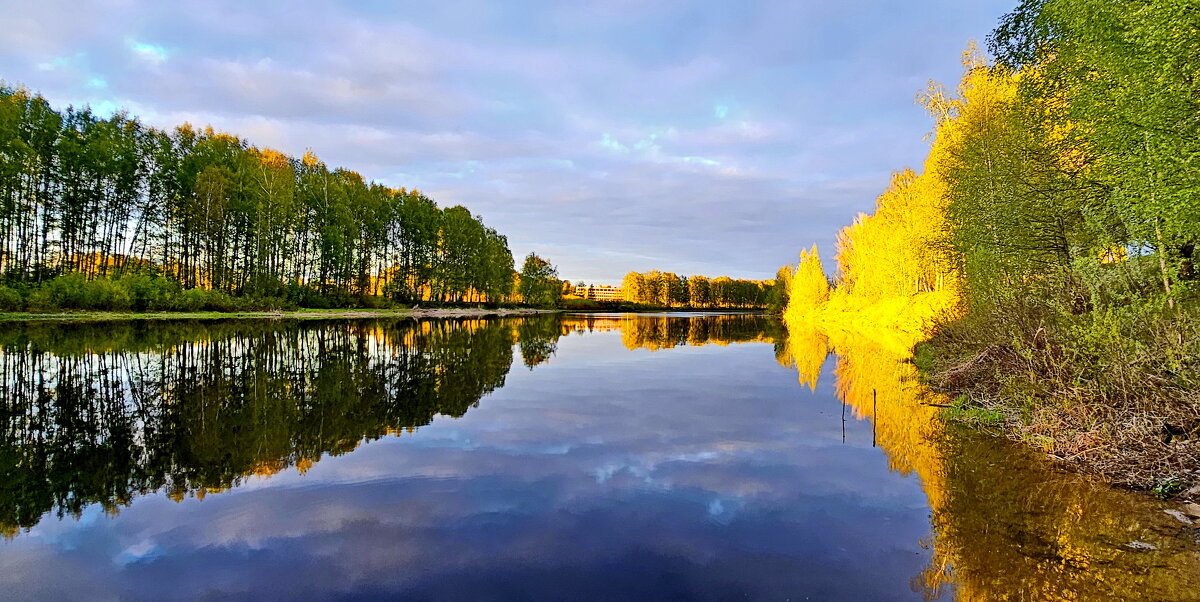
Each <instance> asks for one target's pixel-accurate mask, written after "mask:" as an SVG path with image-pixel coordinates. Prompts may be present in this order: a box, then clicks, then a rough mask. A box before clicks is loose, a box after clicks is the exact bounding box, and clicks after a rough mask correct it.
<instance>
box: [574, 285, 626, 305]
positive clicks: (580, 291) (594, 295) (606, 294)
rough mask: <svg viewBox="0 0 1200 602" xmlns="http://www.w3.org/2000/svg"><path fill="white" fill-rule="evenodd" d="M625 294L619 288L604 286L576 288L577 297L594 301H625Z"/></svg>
mask: <svg viewBox="0 0 1200 602" xmlns="http://www.w3.org/2000/svg"><path fill="white" fill-rule="evenodd" d="M623 292H624V291H622V290H621V287H619V286H606V285H603V284H589V285H587V286H577V287H575V294H576V295H579V296H580V297H583V298H584V299H591V300H593V301H620V300H622V299H624V297H623V296H622V294H623Z"/></svg>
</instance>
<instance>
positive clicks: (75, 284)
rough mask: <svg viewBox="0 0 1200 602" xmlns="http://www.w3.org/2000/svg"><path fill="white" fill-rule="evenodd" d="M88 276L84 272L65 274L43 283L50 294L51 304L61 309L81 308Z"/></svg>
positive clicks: (44, 288) (43, 287) (43, 286)
mask: <svg viewBox="0 0 1200 602" xmlns="http://www.w3.org/2000/svg"><path fill="white" fill-rule="evenodd" d="M87 283H88V282H87V277H85V276H84V275H83V274H64V275H62V276H58V277H57V278H52V279H51V280H50V281H49V282H47V283H46V284H44V285H42V289H43V290H45V291H46V294H47V295H48V296H49V301H50V306H51V307H55V308H61V309H80V308H82V307H83V306H84V303H85V300H84V289H85V288H87Z"/></svg>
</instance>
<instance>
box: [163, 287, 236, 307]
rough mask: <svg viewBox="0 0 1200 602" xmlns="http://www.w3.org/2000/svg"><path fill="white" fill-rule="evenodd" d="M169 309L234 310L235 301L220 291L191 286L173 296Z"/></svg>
mask: <svg viewBox="0 0 1200 602" xmlns="http://www.w3.org/2000/svg"><path fill="white" fill-rule="evenodd" d="M171 309H173V310H176V311H189V312H194V311H236V310H238V309H239V306H238V303H237V301H236V300H235V299H234V298H233V297H230V296H229V295H227V294H225V293H223V292H221V291H209V290H204V289H201V288H191V289H188V290H186V291H183V292H181V293H179V294H178V295H176V296H175V299H174V301H172V303H171Z"/></svg>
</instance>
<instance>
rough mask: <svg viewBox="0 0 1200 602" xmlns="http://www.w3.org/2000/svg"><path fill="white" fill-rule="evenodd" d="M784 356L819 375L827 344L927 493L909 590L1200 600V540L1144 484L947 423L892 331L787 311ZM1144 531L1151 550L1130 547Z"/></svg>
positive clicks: (902, 468) (898, 461) (862, 412)
mask: <svg viewBox="0 0 1200 602" xmlns="http://www.w3.org/2000/svg"><path fill="white" fill-rule="evenodd" d="M788 331H789V334H790V336H789V337H788V338H787V343H786V344H785V345H782V346H780V345H777V349H781V350H782V352H781V353H779V357H780V362H781V363H783V364H784V365H791V366H794V367H796V368H797V371H798V373H799V375H800V382H801V383H802V384H808V385H809V386H813V387H815V386H816V382H815V381H816V378H817V375H818V370H817V367H818V366H820V364H821V362H823V361H824V359H825V357H826V355H827V349H832V350H833V352H834V353H835V354H836V356H837V364H836V368H835V370H834V374H835V378H836V383H835V388H836V391H837V395H838V397H840V398H841V399H842V400H843V401H844V402H845V403H846V404H847V405H849V406H850V407H851V408H853V411H854V415H855V417H856V418H859V419H869V420H871V421H872V422H873V423H874V429H875V432H876V438H877V442H878V443H879V445H880V446H881V447H882V448H883V449H884V451H885V452H886V454H887V456H888V462H889V466H890V468H891V469H892V470H894V471H899V472H901V473H903V474H909V473H914V474H916V475H917V476H918V477H919V478H920V479H921V482H922V487H923V489H924V491H925V494H926V496H927V498H928V500H929V505H930V508H931V511H932V513H931V521H932V526H933V533H932V537H931V540H930V541H928V542H925V543H926V544H927V545H929V546H931V547H932V548H933V551H934V557H933V562H932V563H931V565H930V566H929V567H928V568H927V569H926V570H925V571H924V572H923V573H922V574H921V575H919V576H917V577H915V578H914V579H913V582H912V585H913V588H914V591H917V592H922V593H924V594H925V597H926V598H927V599H936V598H940V597H942V596H943V595H944V594H946V593H948V592H950V591H953V592H954V594H955V597H956V598H958V599H962V600H1008V599H1013V600H1024V599H1035V600H1108V599H1146V600H1195V599H1200V589H1197V588H1200V546H1198V545H1196V540H1195V534H1194V533H1193V532H1191V530H1190V529H1189V528H1188V527H1185V526H1184V525H1182V524H1181V523H1179V522H1177V521H1175V519H1173V518H1171V517H1169V516H1168V515H1166V514H1165V513H1163V512H1162V510H1163V508H1164V507H1165V506H1164V505H1163V504H1160V503H1158V502H1156V501H1155V500H1152V499H1150V498H1149V497H1147V496H1145V495H1142V494H1138V493H1132V492H1127V491H1122V490H1117V489H1113V488H1111V487H1108V486H1105V485H1102V484H1099V483H1095V482H1091V481H1089V480H1088V479H1086V478H1083V477H1080V476H1078V475H1073V474H1068V473H1065V472H1063V471H1061V470H1059V469H1056V468H1055V467H1054V466H1053V465H1051V463H1050V462H1049V461H1048V460H1047V459H1046V458H1045V457H1043V456H1041V455H1040V454H1038V453H1037V452H1035V451H1034V450H1032V449H1029V448H1026V447H1024V446H1020V445H1017V444H1015V443H1012V442H1009V441H1006V440H1001V439H997V438H993V437H989V436H986V435H983V434H980V433H978V432H973V431H971V430H968V429H966V428H963V427H958V426H955V425H947V424H946V423H945V422H944V421H943V420H942V418H941V416H940V408H939V407H938V406H939V405H944V404H946V403H948V400H947V399H945V398H944V397H942V396H939V395H938V394H936V393H934V392H932V391H930V390H928V389H927V388H925V387H924V386H922V385H921V384H920V382H919V378H918V374H917V371H916V368H915V367H914V366H913V365H912V363H911V362H909V361H908V360H909V354H908V353H907V350H908V349H910V348H911V345H912V343H914V342H915V341H911V340H904V339H903V337H901V336H900V335H897V334H896V333H894V332H871V331H860V332H846V331H832V332H819V331H817V330H815V329H814V328H812V327H810V326H808V325H805V324H794V323H791V324H789V328H788ZM1131 541H1142V542H1146V543H1150V544H1152V545H1153V546H1155V547H1156V548H1157V550H1156V551H1136V550H1131V549H1130V548H1128V547H1126V544H1127V543H1129V542H1131Z"/></svg>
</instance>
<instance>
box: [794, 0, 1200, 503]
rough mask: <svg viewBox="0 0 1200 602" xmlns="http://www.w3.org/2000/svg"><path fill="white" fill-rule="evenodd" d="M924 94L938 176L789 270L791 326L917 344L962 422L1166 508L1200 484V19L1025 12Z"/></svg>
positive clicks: (1192, 12)
mask: <svg viewBox="0 0 1200 602" xmlns="http://www.w3.org/2000/svg"><path fill="white" fill-rule="evenodd" d="M988 50H989V51H990V52H989V53H990V58H989V57H988V56H986V55H985V54H984V53H982V52H980V51H978V50H976V49H975V48H974V47H972V48H969V49H968V50H967V51H966V52H965V53H964V60H963V65H964V68H965V72H964V75H963V78H962V80H961V82H960V83H959V85H958V87H957V89H955V90H947V89H945V88H944V87H942V86H940V85H937V84H931V85H930V86H929V88H928V89H927V90H925V91H924V92H923V93H922V94H920V95H919V100H920V102H921V104H922V105H923V106H924V107H925V108H926V109H927V110H928V112H929V113H930V115H931V116H932V118H933V122H934V131H933V135H932V146H931V148H930V152H929V155H928V157H927V158H926V160H925V164H924V166H923V169H922V170H920V171H919V172H918V171H915V170H907V169H906V170H903V171H900V172H898V173H896V174H895V175H894V176H893V178H892V182H891V186H890V187H889V188H888V189H887V190H886V191H885V192H884V193H883V194H882V195H881V196H880V197H879V198H878V200H877V202H876V208H875V211H874V212H873V213H872V214H870V215H866V214H863V215H859V216H858V217H857V218H856V219H855V220H854V221H853V223H852V224H851V225H850V226H848V227H846V228H845V229H844V230H842V231H841V232H840V233H839V235H838V238H837V257H836V261H837V275H836V277H835V278H834V279H833V281H832V283H831V282H830V280H829V279H828V278H827V277H826V275H825V272H824V269H823V267H822V265H821V260H820V258H819V257H818V255H817V253H816V249H815V248H814V249H812V250H811V251H805V252H804V253H802V255H801V259H800V262H799V263H798V264H797V265H794V266H785V268H783V269H782V270H781V272H780V278H781V280H784V281H786V282H787V286H786V290H787V292H788V299H787V310H786V314H785V315H786V317H787V319H788V321H789V322H792V323H807V324H816V325H820V326H821V327H823V328H844V329H864V328H866V329H878V330H888V331H891V332H901V333H905V334H906V335H910V339H909V340H910V342H915V341H918V340H922V339H928V342H926V343H923V344H920V345H917V347H916V357H915V359H914V361H915V362H917V363H918V365H920V366H921V367H922V369H923V372H924V378H926V379H927V380H928V381H929V382H930V383H931V384H932V385H934V386H935V387H936V388H939V389H942V390H944V391H947V392H949V393H951V394H952V395H954V399H955V402H954V403H955V406H956V413H957V415H958V416H960V417H965V418H964V419H966V420H969V421H972V422H974V423H976V424H978V425H981V426H986V427H990V428H996V429H998V430H1000V431H1001V432H1003V433H1005V434H1007V435H1009V436H1011V437H1012V438H1014V439H1017V440H1020V441H1024V442H1026V443H1029V444H1031V445H1034V446H1036V447H1037V448H1039V449H1041V450H1043V451H1045V452H1046V453H1049V454H1051V455H1053V456H1055V457H1058V458H1062V459H1064V460H1069V461H1070V462H1071V463H1072V464H1074V465H1075V466H1077V467H1079V468H1082V469H1083V470H1086V471H1089V472H1093V473H1096V474H1099V475H1102V476H1103V477H1106V478H1107V479H1109V480H1111V481H1113V482H1116V483H1120V484H1124V485H1129V486H1135V487H1142V488H1147V489H1153V490H1154V491H1155V492H1156V493H1158V494H1160V495H1163V496H1169V495H1171V494H1173V493H1175V492H1178V491H1180V490H1182V489H1185V488H1186V487H1187V486H1188V484H1189V483H1195V482H1196V481H1198V480H1200V474H1197V472H1196V467H1197V466H1200V396H1198V395H1197V392H1198V391H1200V380H1198V379H1197V374H1200V372H1198V371H1197V368H1200V315H1198V313H1197V311H1196V298H1197V290H1198V287H1197V273H1196V269H1195V266H1194V252H1195V245H1196V243H1197V240H1198V238H1200V194H1198V193H1200V165H1198V164H1197V158H1198V157H1200V120H1198V119H1197V115H1200V83H1198V80H1197V79H1196V66H1197V65H1200V9H1198V8H1197V6H1196V5H1195V4H1194V3H1192V2H1185V1H1179V0H1156V1H1153V2H1142V1H1133V0H1104V1H1099V0H1024V1H1023V2H1022V3H1021V4H1020V5H1019V6H1018V7H1017V8H1016V9H1015V10H1014V11H1013V12H1012V13H1010V14H1008V15H1005V16H1004V17H1003V18H1002V19H1001V22H1000V25H999V26H998V27H997V28H996V29H995V31H994V32H993V33H992V35H991V36H990V37H989V40H988Z"/></svg>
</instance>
